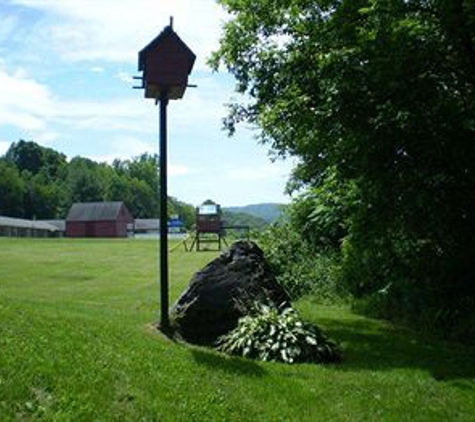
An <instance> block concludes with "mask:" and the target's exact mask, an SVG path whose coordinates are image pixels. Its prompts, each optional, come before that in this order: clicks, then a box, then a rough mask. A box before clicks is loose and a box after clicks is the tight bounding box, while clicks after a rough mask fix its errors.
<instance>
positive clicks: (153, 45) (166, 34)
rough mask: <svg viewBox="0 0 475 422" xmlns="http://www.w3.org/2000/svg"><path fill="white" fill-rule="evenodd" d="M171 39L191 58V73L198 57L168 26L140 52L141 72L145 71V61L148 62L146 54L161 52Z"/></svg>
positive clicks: (189, 70)
mask: <svg viewBox="0 0 475 422" xmlns="http://www.w3.org/2000/svg"><path fill="white" fill-rule="evenodd" d="M167 38H171V40H172V41H173V42H174V43H175V44H176V45H177V46H178V47H179V48H181V49H182V50H183V51H185V52H186V54H187V55H188V56H189V57H190V65H189V69H188V73H190V72H191V69H192V68H193V65H194V63H195V60H196V55H195V53H193V51H191V50H190V48H189V47H188V46H187V45H186V44H185V43H184V42H183V40H182V39H181V38H180V37H179V36H178V34H177V33H176V32H175V31H174V30H173V28H172V27H171V26H166V27H165V29H164V30H163V31H162V32H161V33H160V34H159V35H158V36H157V37H156V38H155V39H153V40H152V41H151V42H150V43H149V44H148V45H147V46H145V47H144V48H143V49H142V50H141V51H140V52H139V71H140V70H145V60H146V54H147V53H149V52H151V51H153V50H159V49H160V45H161V44H162V43H163V42H164V41H165V40H166V39H167Z"/></svg>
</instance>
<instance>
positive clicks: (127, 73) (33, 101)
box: [0, 0, 291, 205]
mask: <svg viewBox="0 0 475 422" xmlns="http://www.w3.org/2000/svg"><path fill="white" fill-rule="evenodd" d="M171 15H173V16H174V19H175V20H174V22H175V23H174V28H175V30H176V31H177V33H178V34H179V35H180V37H181V38H182V39H183V40H184V41H185V42H186V43H187V44H188V46H189V47H190V48H191V49H192V50H193V51H194V52H195V53H196V54H197V62H196V64H195V68H194V71H193V74H192V75H191V78H190V82H191V83H195V84H197V85H198V88H197V89H189V90H188V91H187V93H186V95H185V97H184V99H183V100H181V101H173V102H171V103H170V107H169V163H170V178H169V192H170V194H171V195H173V196H176V197H177V198H179V199H181V200H184V201H187V202H190V203H192V204H195V205H196V204H199V203H201V202H202V201H203V200H204V199H207V198H212V199H214V200H216V201H217V202H219V203H221V204H223V205H245V204H250V203H257V202H288V197H287V196H285V195H284V193H283V190H284V187H285V182H286V180H287V178H288V175H289V173H290V169H291V163H290V162H284V161H278V162H275V163H272V162H271V161H270V160H269V158H268V154H267V147H265V146H262V145H259V144H258V143H257V142H256V140H255V139H254V136H255V135H256V133H255V132H254V131H253V130H251V129H250V128H246V127H242V128H240V130H238V132H237V134H236V135H235V136H234V137H233V138H228V137H227V135H226V133H225V132H223V131H222V129H221V127H222V123H221V121H222V118H223V117H224V116H225V115H226V109H225V107H224V104H225V103H227V102H229V101H230V100H231V99H232V98H235V97H236V95H237V94H235V93H234V92H233V87H234V82H233V79H232V77H231V76H230V75H227V74H226V73H212V72H211V70H210V69H209V68H208V67H207V66H206V58H207V57H208V56H209V54H210V52H211V51H213V50H214V49H216V47H217V45H218V40H219V36H220V31H221V26H222V23H223V22H224V21H225V20H226V15H225V14H224V12H223V10H222V9H221V8H220V7H219V6H218V5H216V4H215V2H214V1H213V0H0V154H3V153H4V152H5V151H6V150H7V149H8V147H9V145H10V144H11V143H12V142H15V141H17V140H18V139H20V138H21V139H26V140H34V141H36V142H38V143H40V144H42V145H45V146H48V147H52V148H54V149H56V150H59V151H61V152H63V153H65V154H66V155H67V156H68V157H74V156H75V155H81V156H85V157H89V158H92V159H94V160H96V161H107V162H111V161H112V160H113V159H114V158H121V159H126V158H131V157H134V156H137V155H139V154H141V153H144V152H149V153H154V152H156V151H157V150H156V149H157V138H158V109H157V107H155V106H154V102H153V101H151V100H145V99H144V98H143V92H142V91H138V90H133V89H131V87H132V85H133V81H132V80H131V76H133V75H137V53H138V51H139V50H140V49H141V48H142V47H144V46H145V45H146V44H147V43H148V42H149V41H151V40H152V39H153V38H154V37H155V36H156V35H158V33H159V32H160V31H161V30H162V29H163V27H164V26H165V25H167V24H168V22H169V17H170V16H171Z"/></svg>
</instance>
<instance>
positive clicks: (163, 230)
mask: <svg viewBox="0 0 475 422" xmlns="http://www.w3.org/2000/svg"><path fill="white" fill-rule="evenodd" d="M167 105H168V93H167V92H164V93H162V95H161V97H160V299H161V300H160V307H161V323H160V325H161V328H162V330H163V331H166V330H168V329H169V325H170V324H169V319H168V212H167Z"/></svg>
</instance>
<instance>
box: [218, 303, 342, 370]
mask: <svg viewBox="0 0 475 422" xmlns="http://www.w3.org/2000/svg"><path fill="white" fill-rule="evenodd" d="M218 344H219V346H218V349H219V350H220V351H222V352H225V353H229V354H231V355H240V356H244V357H248V358H253V359H259V360H263V361H274V362H285V363H297V362H318V363H325V362H337V361H339V360H340V359H341V350H340V348H339V347H338V346H337V345H336V343H335V342H333V341H332V340H329V339H328V338H327V337H326V336H325V335H324V334H323V333H322V332H321V331H320V330H319V329H318V328H317V327H315V326H313V325H310V324H308V323H305V322H303V321H302V320H301V319H300V317H299V315H298V313H297V312H296V311H295V310H294V309H293V308H290V307H288V308H285V309H283V310H279V309H278V308H276V307H275V306H269V305H265V304H263V303H259V302H256V303H254V305H253V307H252V309H251V312H250V314H249V315H246V316H244V317H242V318H241V319H240V320H239V323H238V326H237V327H236V328H235V329H234V330H233V331H231V332H230V333H229V334H226V335H224V336H222V337H221V338H220V339H219V341H218Z"/></svg>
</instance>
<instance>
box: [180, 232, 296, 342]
mask: <svg viewBox="0 0 475 422" xmlns="http://www.w3.org/2000/svg"><path fill="white" fill-rule="evenodd" d="M266 297H267V298H268V299H270V300H271V301H272V302H273V303H275V304H276V305H280V304H282V303H288V304H290V298H289V296H288V295H287V293H286V292H285V290H284V289H283V288H282V287H281V286H280V284H278V283H277V281H276V279H275V277H274V275H273V274H272V272H271V270H270V268H269V266H268V264H267V262H266V260H265V258H264V253H263V252H262V250H261V249H260V248H259V247H258V246H257V245H256V244H255V243H253V242H248V241H239V242H236V243H234V244H233V245H232V246H231V248H230V249H229V250H228V251H226V252H224V253H222V254H221V255H220V256H219V257H218V258H216V259H215V260H213V261H212V262H210V263H209V264H208V265H207V266H206V267H205V268H203V269H202V270H201V271H199V272H197V273H196V274H195V275H194V277H193V278H192V280H191V282H190V285H189V286H188V289H187V290H186V291H185V292H184V293H183V295H182V296H181V297H180V299H178V301H177V302H176V304H175V305H174V307H173V309H172V321H173V323H174V325H175V329H176V331H177V333H178V334H179V335H181V337H183V339H185V340H186V341H188V342H190V343H195V344H203V345H212V344H214V343H215V342H216V340H217V339H218V338H219V337H220V336H222V335H223V334H226V333H228V332H229V331H231V330H232V329H234V328H235V327H236V326H237V323H238V320H239V318H241V317H242V316H243V315H244V312H245V311H244V310H243V307H242V306H239V304H242V303H249V302H251V303H252V302H253V301H255V300H260V299H264V298H266Z"/></svg>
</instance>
